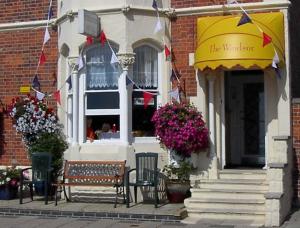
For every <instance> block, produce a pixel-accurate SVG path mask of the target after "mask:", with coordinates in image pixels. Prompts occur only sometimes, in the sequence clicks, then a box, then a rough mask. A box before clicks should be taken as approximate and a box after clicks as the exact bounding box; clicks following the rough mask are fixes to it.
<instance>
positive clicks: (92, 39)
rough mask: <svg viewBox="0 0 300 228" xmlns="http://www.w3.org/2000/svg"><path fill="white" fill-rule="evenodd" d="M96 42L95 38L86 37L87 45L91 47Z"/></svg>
mask: <svg viewBox="0 0 300 228" xmlns="http://www.w3.org/2000/svg"><path fill="white" fill-rule="evenodd" d="M93 42H94V38H93V37H92V36H87V37H86V44H87V45H91V44H93Z"/></svg>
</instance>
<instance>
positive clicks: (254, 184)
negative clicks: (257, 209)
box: [196, 179, 268, 191]
mask: <svg viewBox="0 0 300 228" xmlns="http://www.w3.org/2000/svg"><path fill="white" fill-rule="evenodd" d="M196 187H197V188H203V189H211V190H215V189H232V190H237V189H238V190H248V189H251V190H259V191H268V185H267V184H266V182H265V181H264V180H244V179H233V180H231V179H215V180H210V179H203V180H199V181H197V182H196Z"/></svg>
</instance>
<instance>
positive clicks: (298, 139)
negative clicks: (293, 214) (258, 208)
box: [292, 99, 300, 203]
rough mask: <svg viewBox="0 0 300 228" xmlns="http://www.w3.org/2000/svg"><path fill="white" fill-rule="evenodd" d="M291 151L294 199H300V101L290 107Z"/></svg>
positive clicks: (295, 101)
mask: <svg viewBox="0 0 300 228" xmlns="http://www.w3.org/2000/svg"><path fill="white" fill-rule="evenodd" d="M292 125H293V133H292V134H293V149H294V156H293V157H294V181H293V184H294V190H295V192H294V197H295V199H296V201H298V203H299V199H300V178H299V175H300V174H299V172H300V100H299V99H297V100H296V99H295V100H294V102H293V107H292Z"/></svg>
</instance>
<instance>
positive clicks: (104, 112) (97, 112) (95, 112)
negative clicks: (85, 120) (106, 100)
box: [85, 109, 120, 116]
mask: <svg viewBox="0 0 300 228" xmlns="http://www.w3.org/2000/svg"><path fill="white" fill-rule="evenodd" d="M85 115H86V116H108V115H120V109H86V110H85Z"/></svg>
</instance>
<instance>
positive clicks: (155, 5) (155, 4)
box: [152, 0, 158, 10]
mask: <svg viewBox="0 0 300 228" xmlns="http://www.w3.org/2000/svg"><path fill="white" fill-rule="evenodd" d="M152 7H153V8H154V9H156V10H157V9H158V8H157V2H156V0H153V2H152Z"/></svg>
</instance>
